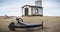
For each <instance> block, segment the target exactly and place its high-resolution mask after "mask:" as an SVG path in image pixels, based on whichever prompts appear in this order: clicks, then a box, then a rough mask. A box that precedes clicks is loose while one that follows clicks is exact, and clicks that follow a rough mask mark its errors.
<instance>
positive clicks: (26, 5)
mask: <svg viewBox="0 0 60 32" xmlns="http://www.w3.org/2000/svg"><path fill="white" fill-rule="evenodd" d="M25 6H29V7H37V8H43V7H39V6H33V5H24V6H22V8H24V7H25Z"/></svg>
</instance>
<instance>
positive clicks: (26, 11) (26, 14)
mask: <svg viewBox="0 0 60 32" xmlns="http://www.w3.org/2000/svg"><path fill="white" fill-rule="evenodd" d="M25 16H28V8H25Z"/></svg>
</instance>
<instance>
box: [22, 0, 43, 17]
mask: <svg viewBox="0 0 60 32" xmlns="http://www.w3.org/2000/svg"><path fill="white" fill-rule="evenodd" d="M32 15H33V16H43V7H42V0H36V1H35V6H32V5H24V6H23V7H22V16H32Z"/></svg>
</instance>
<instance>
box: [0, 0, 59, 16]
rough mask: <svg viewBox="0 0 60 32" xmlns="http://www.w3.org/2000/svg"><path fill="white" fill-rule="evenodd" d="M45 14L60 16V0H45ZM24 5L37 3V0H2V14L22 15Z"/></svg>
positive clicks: (0, 7) (0, 11)
mask: <svg viewBox="0 0 60 32" xmlns="http://www.w3.org/2000/svg"><path fill="white" fill-rule="evenodd" d="M42 4H43V5H42V6H43V15H44V16H60V0H43V1H42ZM23 5H35V0H0V16H4V15H5V14H7V15H8V16H21V15H22V12H21V11H22V10H21V7H22V6H23Z"/></svg>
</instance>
